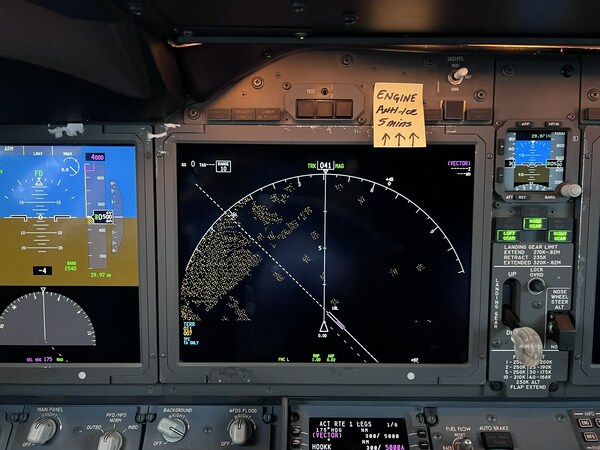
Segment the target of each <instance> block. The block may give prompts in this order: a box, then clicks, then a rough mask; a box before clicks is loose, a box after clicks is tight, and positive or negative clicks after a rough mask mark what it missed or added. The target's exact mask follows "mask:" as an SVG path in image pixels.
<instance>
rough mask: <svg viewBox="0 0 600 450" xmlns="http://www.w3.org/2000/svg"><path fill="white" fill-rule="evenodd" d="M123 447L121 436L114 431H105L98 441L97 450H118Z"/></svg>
mask: <svg viewBox="0 0 600 450" xmlns="http://www.w3.org/2000/svg"><path fill="white" fill-rule="evenodd" d="M122 446H123V436H121V433H119V432H118V431H115V430H111V431H107V432H106V433H104V434H103V435H102V436H100V440H99V441H98V450H120V449H121V447H122Z"/></svg>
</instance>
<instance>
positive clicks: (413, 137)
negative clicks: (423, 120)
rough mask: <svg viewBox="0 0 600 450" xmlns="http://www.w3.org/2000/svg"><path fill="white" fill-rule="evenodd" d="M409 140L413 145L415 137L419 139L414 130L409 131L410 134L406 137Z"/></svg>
mask: <svg viewBox="0 0 600 450" xmlns="http://www.w3.org/2000/svg"><path fill="white" fill-rule="evenodd" d="M408 138H409V139H410V140H411V146H413V147H414V146H415V138H417V139H421V138H420V137H419V136H418V135H416V134H415V133H414V132H413V133H410V136H409V137H408Z"/></svg>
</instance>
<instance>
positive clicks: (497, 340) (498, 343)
mask: <svg viewBox="0 0 600 450" xmlns="http://www.w3.org/2000/svg"><path fill="white" fill-rule="evenodd" d="M500 344H502V341H501V340H500V339H498V338H495V339H493V340H492V347H500Z"/></svg>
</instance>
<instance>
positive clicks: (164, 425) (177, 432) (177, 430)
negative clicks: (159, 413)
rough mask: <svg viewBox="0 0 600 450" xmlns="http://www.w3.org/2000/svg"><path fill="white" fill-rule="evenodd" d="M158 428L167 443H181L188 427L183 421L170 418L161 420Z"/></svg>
mask: <svg viewBox="0 0 600 450" xmlns="http://www.w3.org/2000/svg"><path fill="white" fill-rule="evenodd" d="M156 428H157V429H158V432H159V433H160V434H162V435H163V437H164V438H165V441H167V442H179V441H180V440H182V439H183V437H184V436H185V433H186V431H187V426H186V425H185V422H184V421H183V420H181V419H169V418H168V417H163V418H162V419H160V421H159V422H158V425H157V426H156Z"/></svg>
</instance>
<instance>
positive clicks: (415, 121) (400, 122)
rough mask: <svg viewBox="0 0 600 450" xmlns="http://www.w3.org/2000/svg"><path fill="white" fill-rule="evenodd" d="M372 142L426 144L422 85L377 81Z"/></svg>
mask: <svg viewBox="0 0 600 450" xmlns="http://www.w3.org/2000/svg"><path fill="white" fill-rule="evenodd" d="M373 145H374V146H375V147H425V146H427V140H426V137H425V114H424V112H423V85H422V84H419V83H375V90H374V91H373Z"/></svg>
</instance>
